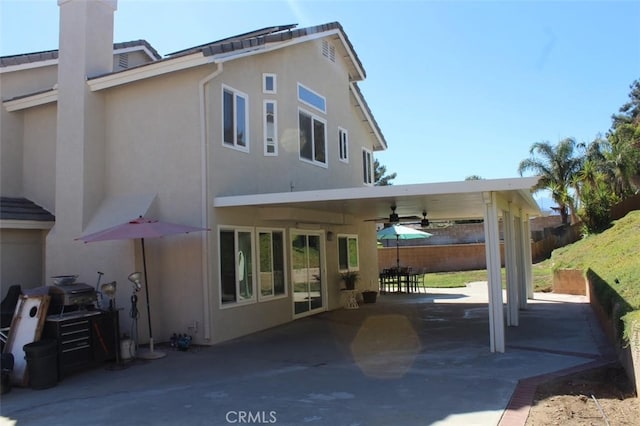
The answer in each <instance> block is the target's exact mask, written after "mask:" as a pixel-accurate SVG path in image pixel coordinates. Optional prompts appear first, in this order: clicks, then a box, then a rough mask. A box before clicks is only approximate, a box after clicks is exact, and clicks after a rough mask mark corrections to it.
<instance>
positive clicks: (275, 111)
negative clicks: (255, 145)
mask: <svg viewBox="0 0 640 426" xmlns="http://www.w3.org/2000/svg"><path fill="white" fill-rule="evenodd" d="M270 103H271V104H273V142H272V144H271V145H270V144H269V143H268V141H267V104H270ZM262 143H263V147H264V149H263V153H264V155H265V156H267V157H277V156H278V145H279V143H278V101H276V100H274V99H265V100H264V101H263V102H262ZM269 146H273V149H274V150H273V152H267V147H269Z"/></svg>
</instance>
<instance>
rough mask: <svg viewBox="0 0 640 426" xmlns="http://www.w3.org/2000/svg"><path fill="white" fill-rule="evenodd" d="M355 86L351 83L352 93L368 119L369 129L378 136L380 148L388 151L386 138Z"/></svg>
mask: <svg viewBox="0 0 640 426" xmlns="http://www.w3.org/2000/svg"><path fill="white" fill-rule="evenodd" d="M353 84H354V83H353V82H351V83H349V89H350V90H351V93H353V96H354V97H355V98H356V100H357V101H358V103H359V104H360V109H361V110H362V113H363V114H364V116H365V117H366V118H367V122H368V123H369V127H371V131H372V132H373V134H374V135H375V136H376V139H378V142H380V146H381V147H382V149H383V150H386V149H387V148H388V146H387V144H386V142H385V140H384V138H383V137H382V135H381V134H380V132H378V129H377V128H376V126H375V124H374V123H375V122H374V121H373V117H371V115H370V114H369V110H368V108H366V107H365V102H364V99H362V97H361V96H360V94H359V93H358V90H356V88H355V87H353Z"/></svg>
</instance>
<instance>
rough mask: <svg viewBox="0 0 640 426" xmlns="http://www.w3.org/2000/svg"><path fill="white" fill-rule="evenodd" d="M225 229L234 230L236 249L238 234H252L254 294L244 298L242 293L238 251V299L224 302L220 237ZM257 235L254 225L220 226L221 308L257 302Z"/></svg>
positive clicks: (219, 278) (252, 285) (236, 260)
mask: <svg viewBox="0 0 640 426" xmlns="http://www.w3.org/2000/svg"><path fill="white" fill-rule="evenodd" d="M223 231H227V232H233V233H234V250H236V251H237V248H238V234H239V233H241V232H243V233H248V234H250V236H251V259H252V262H251V288H252V296H251V297H247V298H243V297H241V294H240V282H239V277H238V275H239V273H238V272H239V270H238V268H239V263H240V262H239V255H238V253H237V252H236V253H235V254H234V258H235V260H234V262H235V266H236V274H235V276H236V282H235V291H236V293H235V297H236V300H235V301H229V302H225V303H223V301H222V294H223V289H222V262H221V258H220V257H221V254H222V247H221V238H220V233H221V232H223ZM255 247H256V237H255V232H254V228H252V227H248V226H229V225H219V226H218V260H217V262H218V290H219V294H220V297H218V303H219V306H220V308H221V309H225V308H232V307H235V306H243V305H248V304H253V303H256V302H257V286H256V270H257V268H256V259H257V258H256V248H255ZM245 265H246V264H245Z"/></svg>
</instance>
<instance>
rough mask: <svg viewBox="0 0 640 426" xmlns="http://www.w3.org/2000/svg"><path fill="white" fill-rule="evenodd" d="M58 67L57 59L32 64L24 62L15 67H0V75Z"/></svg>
mask: <svg viewBox="0 0 640 426" xmlns="http://www.w3.org/2000/svg"><path fill="white" fill-rule="evenodd" d="M55 65H58V59H57V58H56V59H45V60H43V61H34V62H25V63H23V64H17V65H9V66H6V67H0V74H4V73H9V72H15V71H25V70H30V69H33V68H44V67H50V66H55Z"/></svg>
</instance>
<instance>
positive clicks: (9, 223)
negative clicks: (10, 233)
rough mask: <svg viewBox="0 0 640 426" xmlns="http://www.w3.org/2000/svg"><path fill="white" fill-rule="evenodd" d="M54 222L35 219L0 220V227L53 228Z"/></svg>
mask: <svg viewBox="0 0 640 426" xmlns="http://www.w3.org/2000/svg"><path fill="white" fill-rule="evenodd" d="M54 224H55V222H41V221H37V220H10V219H4V220H0V229H42V230H47V229H51V228H53V225H54Z"/></svg>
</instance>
